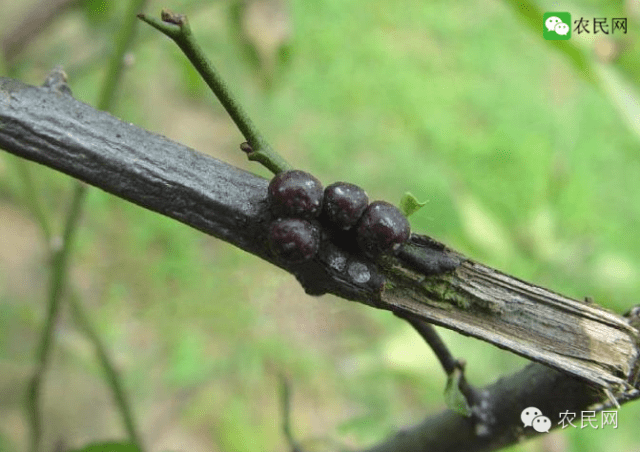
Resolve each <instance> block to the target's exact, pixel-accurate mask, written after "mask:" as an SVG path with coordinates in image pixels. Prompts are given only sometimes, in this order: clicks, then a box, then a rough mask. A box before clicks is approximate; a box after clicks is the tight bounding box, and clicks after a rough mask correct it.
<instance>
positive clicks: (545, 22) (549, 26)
mask: <svg viewBox="0 0 640 452" xmlns="http://www.w3.org/2000/svg"><path fill="white" fill-rule="evenodd" d="M542 37H543V38H544V39H547V40H552V41H559V40H567V39H569V38H571V14H569V13H544V15H543V16H542Z"/></svg>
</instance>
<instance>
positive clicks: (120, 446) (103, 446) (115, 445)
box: [71, 442, 141, 452]
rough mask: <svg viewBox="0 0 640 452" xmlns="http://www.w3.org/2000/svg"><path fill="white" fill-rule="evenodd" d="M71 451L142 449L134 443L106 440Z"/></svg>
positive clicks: (119, 451)
mask: <svg viewBox="0 0 640 452" xmlns="http://www.w3.org/2000/svg"><path fill="white" fill-rule="evenodd" d="M71 452H141V450H140V448H139V447H138V446H136V445H135V444H133V443H121V442H104V443H92V444H89V445H88V446H86V447H85V448H83V449H76V450H75V451H71Z"/></svg>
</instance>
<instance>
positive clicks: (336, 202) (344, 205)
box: [322, 182, 369, 230]
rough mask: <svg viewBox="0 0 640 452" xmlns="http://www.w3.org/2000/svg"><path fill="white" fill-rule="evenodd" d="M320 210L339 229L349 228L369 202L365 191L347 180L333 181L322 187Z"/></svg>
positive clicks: (353, 224) (354, 223)
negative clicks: (322, 195)
mask: <svg viewBox="0 0 640 452" xmlns="http://www.w3.org/2000/svg"><path fill="white" fill-rule="evenodd" d="M323 203H324V204H323V206H322V211H323V213H324V215H325V217H326V218H327V219H328V220H329V221H330V222H331V223H332V224H333V225H334V226H336V227H338V228H339V229H344V230H347V229H351V228H352V227H353V226H355V225H356V223H357V222H358V220H359V219H360V217H361V216H362V214H363V213H364V210H365V209H366V208H367V204H369V197H368V196H367V193H366V192H365V191H364V190H363V189H362V188H360V187H358V186H357V185H354V184H349V183H347V182H335V183H333V184H331V185H329V186H328V187H327V188H325V189H324V201H323Z"/></svg>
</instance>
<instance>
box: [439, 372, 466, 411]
mask: <svg viewBox="0 0 640 452" xmlns="http://www.w3.org/2000/svg"><path fill="white" fill-rule="evenodd" d="M461 378H462V371H461V370H460V369H458V368H456V369H455V370H454V371H453V373H452V374H451V375H449V377H448V378H447V386H446V387H445V388H444V401H445V403H446V404H447V407H449V409H450V410H453V411H455V412H456V413H458V414H461V415H463V416H467V417H469V416H471V408H470V407H469V404H468V403H467V398H466V397H465V396H464V394H462V392H461V391H460V379H461Z"/></svg>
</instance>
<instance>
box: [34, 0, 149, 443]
mask: <svg viewBox="0 0 640 452" xmlns="http://www.w3.org/2000/svg"><path fill="white" fill-rule="evenodd" d="M145 1H146V0H132V1H131V3H130V14H129V15H128V17H129V19H128V20H126V21H125V25H124V26H123V27H122V28H121V31H120V34H119V36H118V38H117V45H116V51H115V52H114V54H113V56H112V58H111V61H110V64H109V71H108V75H107V79H106V80H105V84H104V87H103V89H102V91H101V95H100V99H99V101H98V104H99V108H100V109H107V108H108V107H109V106H110V105H111V102H112V99H113V98H114V94H115V89H116V87H117V84H118V83H117V82H118V80H119V78H120V74H121V71H122V60H123V57H124V53H125V51H126V49H127V48H128V47H129V45H130V43H131V40H132V38H133V29H134V27H135V25H136V20H135V15H134V13H135V11H139V10H140V8H141V7H142V6H143V5H144V3H145ZM47 82H48V84H49V85H50V88H52V89H57V90H59V91H64V92H69V93H70V90H69V88H68V86H67V85H66V75H65V74H64V73H63V72H62V71H61V70H60V71H58V73H55V74H54V76H53V77H51V78H50V79H48V80H47ZM30 187H31V188H30V189H33V187H32V186H30ZM86 193H87V185H86V184H84V183H83V182H80V181H76V182H75V187H74V191H73V195H72V201H71V209H70V211H69V213H68V215H67V219H66V221H65V229H64V234H63V239H62V247H61V248H60V249H59V250H56V249H53V250H52V254H53V259H52V266H53V268H52V273H51V283H50V289H49V303H48V304H49V307H48V315H47V320H46V323H45V328H44V330H43V333H42V337H41V343H40V347H39V349H38V358H37V360H38V366H37V367H36V370H35V372H34V374H33V377H32V378H31V380H30V382H29V385H28V397H27V399H28V401H27V403H28V404H27V410H28V412H29V419H30V423H31V429H32V430H31V451H32V452H37V451H38V449H39V448H40V443H41V441H42V426H41V424H42V421H41V412H40V407H39V406H40V387H41V385H42V379H43V377H44V372H45V371H46V367H47V364H48V362H49V356H50V352H51V349H52V345H53V331H54V326H55V323H56V320H57V317H58V313H59V309H60V300H61V296H62V292H63V289H64V287H65V285H66V284H67V270H68V258H69V255H70V252H71V251H70V249H71V246H72V239H73V236H74V233H75V230H76V228H77V226H78V222H79V218H80V214H81V211H82V205H83V201H84V199H85V197H86ZM45 224H46V223H42V222H41V226H43V225H45ZM43 233H44V234H45V235H47V233H48V231H47V230H44V229H43ZM49 234H50V233H49ZM91 338H92V339H94V342H95V339H96V338H97V336H96V337H91ZM102 351H104V350H102ZM98 353H99V358H101V361H102V357H100V347H98ZM104 356H106V355H104ZM108 369H110V370H113V369H112V368H105V370H106V371H107V377H108V380H109V382H110V384H111V387H112V390H113V392H114V397H115V399H116V401H117V404H118V407H119V408H120V409H121V413H122V416H123V421H124V424H125V427H126V429H127V432H128V433H129V437H130V440H131V441H132V442H133V443H135V444H136V446H138V448H139V449H140V450H142V447H141V446H142V443H141V441H140V436H139V434H138V433H137V432H136V429H135V425H134V422H133V416H132V414H131V410H130V409H129V406H128V404H127V403H126V400H125V399H123V398H122V390H121V387H120V385H119V383H118V379H117V377H115V373H109V372H108Z"/></svg>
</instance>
